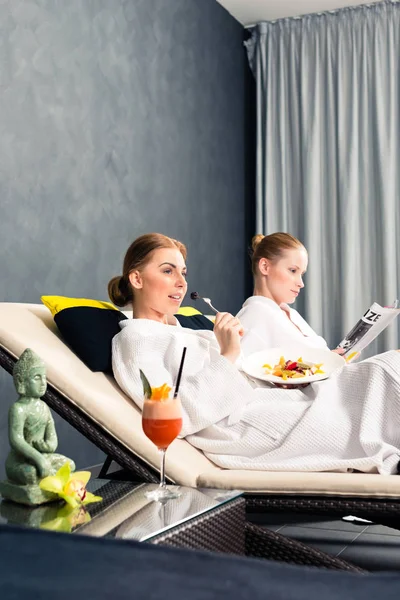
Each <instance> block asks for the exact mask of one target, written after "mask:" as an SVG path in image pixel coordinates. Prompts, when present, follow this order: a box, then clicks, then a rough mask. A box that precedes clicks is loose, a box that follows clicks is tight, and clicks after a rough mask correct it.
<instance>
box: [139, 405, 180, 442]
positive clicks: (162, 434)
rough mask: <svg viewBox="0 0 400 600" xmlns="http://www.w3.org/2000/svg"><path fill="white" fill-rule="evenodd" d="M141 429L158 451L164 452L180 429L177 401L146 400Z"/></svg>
mask: <svg viewBox="0 0 400 600" xmlns="http://www.w3.org/2000/svg"><path fill="white" fill-rule="evenodd" d="M142 427H143V431H144V432H145V434H146V435H147V437H148V438H149V439H150V440H151V441H152V442H153V444H155V445H156V446H157V448H158V449H159V450H166V449H167V448H168V446H169V445H170V443H171V442H173V441H174V439H175V438H176V437H177V436H178V435H179V434H180V431H181V429H182V413H181V407H180V402H179V400H178V399H177V398H175V399H174V398H168V399H166V400H146V401H145V403H144V405H143V417H142Z"/></svg>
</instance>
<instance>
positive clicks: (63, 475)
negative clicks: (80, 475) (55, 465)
mask: <svg viewBox="0 0 400 600" xmlns="http://www.w3.org/2000/svg"><path fill="white" fill-rule="evenodd" d="M55 477H58V478H59V479H60V480H61V483H62V486H63V487H64V485H65V484H66V483H67V481H68V479H69V478H70V477H71V463H70V461H69V460H68V461H67V462H65V463H64V464H63V466H62V467H60V468H59V469H58V471H57V473H56V474H55Z"/></svg>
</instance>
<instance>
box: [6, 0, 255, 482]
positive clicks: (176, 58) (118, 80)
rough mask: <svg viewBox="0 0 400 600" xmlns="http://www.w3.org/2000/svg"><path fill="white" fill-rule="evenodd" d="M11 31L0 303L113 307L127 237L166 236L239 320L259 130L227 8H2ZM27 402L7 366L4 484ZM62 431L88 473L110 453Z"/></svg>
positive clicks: (65, 448) (87, 4)
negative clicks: (110, 286) (10, 425)
mask: <svg viewBox="0 0 400 600" xmlns="http://www.w3.org/2000/svg"><path fill="white" fill-rule="evenodd" d="M0 29H1V35H0V114H1V118H0V202H1V219H0V240H1V249H2V260H1V272H0V275H1V277H0V282H1V292H0V300H1V301H13V302H15V301H17V302H39V299H40V295H42V294H63V295H71V296H73V295H77V296H88V297H95V298H106V285H107V282H108V280H109V279H110V277H111V276H113V275H115V274H119V273H120V271H121V261H122V257H123V254H124V252H125V250H126V248H127V247H128V244H129V243H130V242H131V241H132V240H133V239H134V238H135V237H136V236H138V235H140V234H142V233H145V232H149V231H161V232H163V233H165V234H167V235H171V236H173V237H177V238H179V239H181V240H182V241H184V242H186V243H187V245H188V247H189V258H188V268H189V289H190V290H197V291H198V292H200V293H201V294H203V295H205V296H210V297H211V298H212V299H213V300H214V302H215V305H216V306H217V307H219V308H220V309H221V310H230V311H237V310H238V309H239V307H240V305H241V303H242V301H243V299H244V297H245V294H246V291H247V289H246V281H248V279H247V262H246V257H245V247H246V243H247V242H248V238H249V235H248V234H249V232H250V231H251V223H250V221H249V214H251V213H246V211H245V205H246V202H248V201H249V197H250V195H251V178H252V173H251V169H250V170H249V168H248V161H249V156H250V155H251V154H249V153H247V152H246V144H248V132H249V131H250V130H251V127H250V126H252V124H253V121H252V117H251V116H250V117H249V110H250V109H249V110H248V107H247V103H248V93H249V87H248V85H249V82H248V71H247V65H246V59H245V54H244V50H243V46H242V35H243V31H242V28H241V26H240V25H239V24H238V23H237V22H236V21H234V20H233V19H232V18H231V17H230V16H229V14H228V13H227V12H225V10H224V9H222V7H221V6H220V5H218V4H217V3H216V2H215V1H214V0H126V1H123V0H68V1H65V0H30V1H29V2H28V1H19V0H8V1H7V0H6V1H4V0H3V1H2V2H1V3H0ZM250 112H251V111H250ZM249 173H250V175H249ZM249 177H250V179H249ZM250 220H251V218H250ZM14 398H15V393H14V391H13V388H12V385H11V377H10V376H9V375H6V374H4V373H2V374H1V378H0V459H1V460H0V475H1V474H2V469H3V462H4V461H3V459H4V457H5V454H6V452H7V448H8V442H7V439H6V438H7V410H8V407H9V405H10V403H11V402H12V400H13V399H14ZM57 427H58V433H59V438H60V444H59V451H60V452H64V453H66V454H70V455H71V456H72V457H73V458H75V459H76V462H77V463H78V466H82V465H90V464H93V463H97V462H99V461H100V460H101V459H102V453H101V452H100V451H99V450H97V449H96V448H95V447H94V446H92V445H91V444H89V443H88V442H87V441H86V440H84V438H83V437H81V436H80V435H79V434H78V433H76V432H75V431H74V430H72V428H70V426H69V425H67V424H66V423H64V422H60V420H59V419H57Z"/></svg>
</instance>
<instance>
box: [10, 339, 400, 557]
mask: <svg viewBox="0 0 400 600" xmlns="http://www.w3.org/2000/svg"><path fill="white" fill-rule="evenodd" d="M15 362H16V358H15V357H13V356H12V355H11V354H10V353H8V352H7V351H6V350H4V348H2V347H0V365H1V366H2V367H3V368H4V369H5V370H6V371H7V372H8V373H12V370H13V367H14V364H15ZM43 400H45V402H46V403H47V404H48V406H49V407H50V408H51V409H52V410H54V411H55V412H56V413H58V414H59V415H60V416H61V417H62V418H63V419H65V420H66V421H67V422H68V423H70V424H71V425H72V426H73V427H74V428H75V429H77V430H78V431H79V432H80V433H82V435H84V436H85V437H86V438H87V439H88V440H89V441H91V442H93V443H94V444H95V445H96V446H97V447H98V448H100V450H102V451H103V452H104V453H105V454H106V455H107V457H109V458H110V459H112V460H114V461H115V462H116V463H118V464H119V465H120V466H121V467H122V468H123V469H126V470H127V471H128V472H129V475H130V479H131V480H132V481H137V482H147V483H158V481H159V472H158V471H157V470H156V469H154V468H153V467H152V466H150V465H148V464H147V463H146V462H145V461H143V460H142V459H141V458H139V457H138V456H136V455H135V454H134V453H133V452H131V451H130V450H129V449H128V448H126V446H124V445H123V444H121V443H120V442H119V441H118V440H117V439H115V438H114V437H112V436H111V435H110V434H109V433H108V432H106V431H104V430H103V429H102V428H101V427H100V426H99V425H97V424H96V423H95V421H93V420H92V419H91V418H90V417H88V415H86V414H85V413H84V412H83V411H82V410H80V409H79V408H78V407H76V406H74V405H73V404H72V403H71V402H70V401H69V400H68V398H66V397H65V396H63V395H62V394H61V393H60V392H58V391H57V390H55V389H54V388H53V387H52V386H51V385H50V384H49V385H48V386H47V391H46V394H45V395H44V396H43ZM168 481H169V482H170V483H174V482H173V481H172V480H171V479H169V480H168ZM245 499H246V510H247V513H248V514H252V513H261V512H299V513H311V514H314V515H315V514H330V515H336V516H339V517H340V516H345V515H349V514H352V515H357V516H358V517H362V518H365V519H369V520H371V521H373V522H374V523H379V524H382V525H387V526H389V527H393V528H396V529H400V499H393V498H389V499H388V498H375V497H374V498H365V497H362V498H357V497H343V496H340V497H338V496H335V495H332V496H326V495H324V496H310V495H307V494H306V493H305V494H304V495H300V494H297V495H293V494H290V495H289V494H261V493H253V492H246V493H245ZM281 537H282V536H281ZM342 562H343V561H342Z"/></svg>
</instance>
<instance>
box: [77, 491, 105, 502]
mask: <svg viewBox="0 0 400 600" xmlns="http://www.w3.org/2000/svg"><path fill="white" fill-rule="evenodd" d="M102 500H103V498H102V497H101V496H95V495H94V494H91V493H90V492H86V496H85V499H84V501H83V502H82V504H90V503H91V502H101V501H102Z"/></svg>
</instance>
